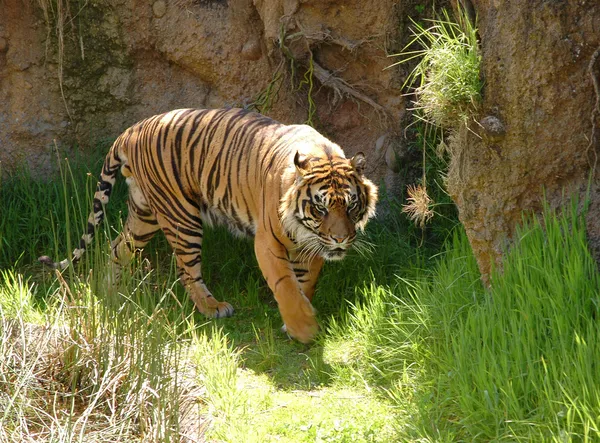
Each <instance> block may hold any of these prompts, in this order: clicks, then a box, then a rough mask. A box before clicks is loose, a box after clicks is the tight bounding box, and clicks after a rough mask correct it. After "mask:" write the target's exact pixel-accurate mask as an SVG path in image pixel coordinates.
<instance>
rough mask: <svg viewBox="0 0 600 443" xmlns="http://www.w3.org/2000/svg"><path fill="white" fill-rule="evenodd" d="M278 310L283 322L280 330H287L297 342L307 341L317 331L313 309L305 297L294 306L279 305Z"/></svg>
mask: <svg viewBox="0 0 600 443" xmlns="http://www.w3.org/2000/svg"><path fill="white" fill-rule="evenodd" d="M286 308H287V309H286ZM279 310H280V312H281V317H282V318H283V322H284V325H283V328H281V329H282V331H284V332H287V333H288V334H289V335H291V336H292V337H293V338H295V339H296V340H298V341H299V342H301V343H309V342H311V341H312V340H313V339H314V338H315V336H316V335H317V332H319V326H318V324H317V320H316V318H315V310H314V308H313V307H312V305H311V304H310V302H309V301H308V299H306V297H303V300H302V301H301V302H300V303H298V304H296V306H295V307H294V308H291V309H290V307H287V306H286V307H281V306H280V308H279Z"/></svg>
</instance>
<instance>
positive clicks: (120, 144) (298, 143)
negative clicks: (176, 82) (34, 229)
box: [40, 109, 377, 342]
mask: <svg viewBox="0 0 600 443" xmlns="http://www.w3.org/2000/svg"><path fill="white" fill-rule="evenodd" d="M364 162H365V159H364V155H363V154H362V153H359V154H357V155H356V156H355V157H354V158H352V159H346V158H345V156H344V153H343V151H342V150H341V148H340V147H339V146H338V145H336V144H334V143H332V142H330V141H329V140H327V139H326V138H325V137H323V136H322V135H320V134H319V133H318V132H317V131H315V130H314V129H312V128H310V127H309V126H305V125H283V124H281V123H278V122H276V121H274V120H272V119H270V118H268V117H265V116H262V115H259V114H255V113H250V112H247V111H244V110H241V109H215V110H200V109H180V110H175V111H171V112H168V113H166V114H161V115H156V116H154V117H150V118H148V119H146V120H143V121H141V122H139V123H137V124H135V125H134V126H132V127H131V128H129V129H127V130H126V131H125V132H124V133H123V134H121V136H119V138H118V139H117V140H116V141H115V143H114V144H113V146H112V147H111V149H110V152H109V153H108V155H107V157H106V160H105V162H104V166H103V169H102V173H101V175H100V180H99V183H98V188H97V191H96V193H95V195H94V207H93V211H92V212H91V214H90V216H89V218H88V228H87V232H86V234H84V235H83V236H82V238H81V241H80V244H79V248H77V249H75V250H74V251H73V256H72V258H71V260H69V259H65V260H63V261H61V262H58V263H55V262H53V261H52V260H51V259H50V258H48V257H40V261H42V262H43V263H46V264H48V265H49V266H52V267H55V268H60V269H64V268H65V267H67V266H68V265H69V263H70V262H72V263H75V262H77V261H78V260H79V259H80V258H81V256H82V254H83V253H84V252H85V249H86V247H87V246H88V245H89V244H90V242H91V241H92V238H93V235H94V232H95V229H96V227H97V226H98V224H99V223H101V222H102V220H103V218H104V206H105V205H106V204H107V203H108V200H109V198H110V194H111V191H112V188H113V186H114V183H115V180H116V175H117V171H118V170H121V173H122V175H123V176H124V177H125V178H126V180H127V183H128V184H129V202H128V205H129V215H128V218H127V221H126V223H125V225H124V228H123V232H121V233H120V234H119V236H118V237H117V238H116V239H115V240H114V241H113V243H112V260H113V263H114V266H115V272H117V273H118V272H119V271H120V268H121V267H122V266H123V265H124V264H126V263H128V262H129V260H130V259H131V257H132V255H133V252H134V251H135V250H136V249H139V248H143V247H144V246H145V245H146V244H147V243H148V241H150V239H151V238H152V236H153V235H154V234H155V233H156V232H157V231H158V230H162V231H163V232H164V234H165V235H166V237H167V240H168V241H169V243H170V244H171V246H172V247H173V250H174V252H175V257H176V260H177V264H178V267H179V269H180V277H181V279H182V282H183V283H184V284H185V285H186V288H187V290H188V292H189V294H190V296H191V298H192V300H193V301H194V303H195V305H196V306H197V308H198V309H199V310H200V311H201V312H202V313H204V314H205V315H207V316H209V317H223V316H230V315H231V314H232V313H233V308H232V307H231V305H230V304H229V303H227V302H219V301H217V300H215V299H214V297H213V296H212V294H211V293H210V291H209V290H208V288H207V287H206V285H205V284H204V281H203V279H202V272H201V252H202V240H203V229H202V226H203V223H208V224H217V223H218V224H224V225H226V226H228V227H229V229H230V230H231V231H233V232H234V233H236V234H239V235H248V236H254V237H255V252H256V256H257V259H258V263H259V266H260V268H261V270H262V272H263V275H264V277H265V279H266V280H267V283H268V284H269V287H270V288H271V290H272V291H273V293H274V295H275V299H276V300H277V302H278V305H279V309H280V312H281V315H282V318H283V320H284V322H285V325H286V327H287V331H288V332H289V333H290V334H291V335H292V336H294V337H295V338H297V339H298V340H300V341H303V342H307V341H310V340H311V339H312V338H313V337H314V335H315V334H316V332H317V323H316V321H315V318H314V311H313V308H312V305H311V303H310V300H311V299H312V296H313V294H314V288H315V284H316V281H317V277H318V275H319V273H320V270H321V267H322V264H323V260H324V259H329V260H337V259H341V258H342V257H343V256H344V255H345V253H346V251H347V250H348V248H350V246H351V245H352V244H353V242H354V240H355V238H356V229H363V228H364V226H365V224H366V222H367V220H368V219H369V218H370V217H372V216H373V215H374V212H375V203H376V201H377V189H376V187H375V186H374V185H373V183H371V182H370V181H369V180H368V179H366V178H365V177H364V175H363V170H364Z"/></svg>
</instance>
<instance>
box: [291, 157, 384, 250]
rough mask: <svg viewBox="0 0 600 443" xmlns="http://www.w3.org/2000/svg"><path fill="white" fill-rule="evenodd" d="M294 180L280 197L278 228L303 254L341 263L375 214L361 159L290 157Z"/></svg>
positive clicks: (373, 189) (372, 188)
mask: <svg viewBox="0 0 600 443" xmlns="http://www.w3.org/2000/svg"><path fill="white" fill-rule="evenodd" d="M294 165H295V168H296V179H295V182H294V184H293V185H292V186H291V187H290V189H288V192H287V193H286V194H285V195H284V197H283V199H282V201H281V205H280V214H281V218H282V223H283V226H284V228H285V229H286V231H287V232H288V233H289V234H290V236H291V237H292V239H293V240H294V241H295V242H296V244H298V247H299V249H300V250H301V254H302V255H306V256H307V257H312V256H316V255H320V256H321V257H323V258H324V259H326V260H341V259H342V258H344V257H345V255H346V253H347V252H348V250H349V249H350V247H351V246H352V245H353V244H354V243H355V240H356V231H357V230H362V229H364V226H365V225H366V223H367V220H368V219H369V218H371V217H372V216H373V215H374V213H375V203H376V201H377V188H376V187H375V185H374V184H373V183H372V182H371V181H370V180H368V179H367V178H365V177H364V175H363V171H364V165H365V157H364V154H362V153H358V154H357V155H356V156H354V157H353V158H352V159H346V158H343V157H332V158H325V159H323V158H319V157H303V156H301V155H300V154H298V153H297V154H296V156H295V157H294Z"/></svg>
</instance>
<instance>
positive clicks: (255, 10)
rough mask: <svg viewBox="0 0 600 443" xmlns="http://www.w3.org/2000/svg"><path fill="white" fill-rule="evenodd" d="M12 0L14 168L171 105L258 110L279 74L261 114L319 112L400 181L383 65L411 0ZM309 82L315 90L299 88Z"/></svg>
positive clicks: (335, 132) (6, 47) (7, 127)
mask: <svg viewBox="0 0 600 443" xmlns="http://www.w3.org/2000/svg"><path fill="white" fill-rule="evenodd" d="M2 4H3V9H2V13H1V14H0V102H1V103H2V105H1V106H0V145H1V146H2V149H1V150H0V161H1V162H2V164H3V165H4V168H5V169H10V167H11V166H12V165H15V164H17V163H19V161H21V160H26V161H27V162H28V163H29V164H30V166H31V167H32V168H33V169H34V170H36V171H37V172H38V173H39V174H41V175H44V174H48V173H51V171H52V170H53V165H55V164H56V161H55V159H54V158H53V157H54V156H53V154H52V150H53V145H54V141H56V142H57V144H58V145H59V146H61V149H64V148H65V147H68V146H70V145H77V146H79V148H80V149H82V150H86V149H91V148H92V147H93V146H95V145H97V142H98V140H103V139H107V140H110V139H114V138H116V136H118V134H119V133H120V132H121V131H122V130H123V129H125V128H126V127H128V126H130V125H131V124H133V123H135V122H136V121H139V120H141V119H142V118H145V117H147V116H150V115H153V114H156V113H160V112H164V111H167V110H170V109H175V108H183V107H220V106H244V105H248V104H251V103H253V102H254V101H255V100H256V98H257V97H259V96H260V94H261V92H264V91H265V90H267V88H268V87H269V85H270V84H271V83H272V82H273V79H277V81H276V82H274V84H273V88H272V90H273V91H274V92H276V94H274V95H275V97H274V99H273V103H272V104H271V105H270V106H263V107H262V109H261V110H262V111H263V112H264V113H266V114H268V115H270V116H272V117H274V118H276V119H278V120H280V121H283V122H286V123H302V122H304V121H306V120H307V118H308V110H309V108H310V109H314V110H315V112H314V115H313V116H312V120H313V122H314V123H315V125H316V126H317V128H318V129H320V130H321V131H322V132H324V133H325V134H326V135H328V136H329V137H331V138H332V139H333V140H334V141H336V142H338V143H339V144H340V145H341V146H342V147H343V148H344V149H345V150H346V151H347V153H349V154H353V153H355V152H357V151H359V150H362V151H364V152H366V153H367V155H368V161H369V169H368V171H369V175H371V177H373V178H375V179H376V180H385V181H386V182H387V184H388V186H390V187H392V188H394V187H397V186H398V183H397V179H398V175H397V174H395V173H393V172H392V171H391V170H390V169H389V168H388V167H387V166H386V163H385V157H386V155H385V154H386V151H387V154H388V155H387V157H388V161H389V162H391V163H394V161H395V156H394V155H393V150H394V149H395V148H396V147H397V146H398V140H399V139H400V137H399V136H398V134H400V133H401V131H400V125H399V121H400V120H401V118H402V117H403V115H404V99H403V97H402V95H401V90H400V85H401V84H402V81H403V79H402V78H400V77H401V73H400V72H399V71H398V70H384V68H386V67H387V66H388V65H390V64H391V60H390V59H389V58H388V57H387V53H388V51H392V52H393V51H394V50H396V51H397V50H398V49H399V48H400V46H401V43H400V42H399V35H400V34H401V29H402V26H403V25H402V23H403V22H404V21H405V20H406V17H407V16H408V15H409V12H408V11H407V9H406V8H409V7H411V8H412V6H410V5H411V2H406V4H405V5H404V7H402V6H399V5H395V3H394V1H393V0H377V1H373V2H368V3H365V2H362V1H360V0H353V1H341V0H328V1H321V0H312V1H302V2H300V1H298V0H255V1H252V0H171V1H169V0H156V1H154V2H153V3H152V2H140V1H136V0H91V1H89V2H78V1H75V0H38V2H36V3H31V2H28V1H27V0H3V2H2ZM61 42H62V43H61ZM309 68H310V69H312V70H311V71H310V73H309V74H311V75H308V77H305V72H306V71H307V70H309ZM292 70H293V71H295V75H292ZM303 78H308V79H310V80H311V82H310V83H312V85H311V84H309V83H306V84H302V83H301V81H302V79H303ZM311 86H312V90H311V89H310V88H311ZM309 94H310V100H309ZM310 103H313V104H314V105H313V106H312V107H311V106H309V104H310ZM376 147H377V149H376ZM392 167H393V165H392Z"/></svg>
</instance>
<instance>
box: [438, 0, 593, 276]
mask: <svg viewBox="0 0 600 443" xmlns="http://www.w3.org/2000/svg"><path fill="white" fill-rule="evenodd" d="M472 6H473V7H474V8H473V9H474V11H475V13H476V14H477V17H478V27H479V34H480V38H481V48H482V56H483V65H482V76H483V80H484V82H485V86H484V90H483V104H482V106H481V109H480V113H479V115H478V116H477V117H476V120H478V122H477V123H473V124H472V125H471V131H465V132H464V133H463V134H459V135H458V136H457V139H458V140H457V143H458V144H459V145H460V148H459V150H458V151H459V155H457V156H456V158H454V159H453V161H452V163H451V165H450V173H449V185H450V186H449V191H450V193H451V195H452V197H453V199H454V201H455V202H456V204H457V205H458V207H459V210H460V219H461V221H462V223H463V224H464V226H465V228H466V231H467V234H468V236H469V239H470V242H471V245H472V246H473V250H474V252H475V255H476V257H477V259H478V262H479V266H480V268H481V270H482V271H483V273H484V274H486V275H487V274H488V273H489V271H490V269H491V267H492V266H493V264H494V263H495V264H500V261H499V258H500V257H501V254H502V252H503V251H504V250H505V248H506V246H507V242H508V240H510V239H511V238H512V236H513V234H514V228H515V226H516V224H517V223H519V222H520V221H521V217H522V211H524V210H530V211H536V212H537V211H540V210H541V207H542V202H543V195H544V192H545V194H546V196H547V199H548V201H549V203H550V205H551V206H553V207H557V206H560V205H561V204H562V203H564V202H566V201H568V200H569V198H570V196H571V195H573V194H575V195H577V194H579V196H580V198H581V200H583V198H584V197H585V192H586V189H587V184H588V178H589V177H590V174H591V172H592V167H593V166H594V164H596V161H597V157H598V152H599V143H600V139H599V137H598V136H596V137H595V138H594V139H593V140H592V128H593V125H595V126H597V125H598V123H599V121H598V119H596V120H593V119H591V117H592V111H593V109H594V107H595V106H596V100H597V99H598V98H597V95H596V93H595V91H594V87H593V84H592V80H591V79H592V76H591V75H590V72H589V69H588V68H589V66H590V61H591V60H592V56H593V54H594V52H595V51H596V50H597V48H599V46H600V4H598V2H594V1H577V2H574V1H573V2H571V1H568V2H566V1H546V0H516V1H515V0H512V1H508V0H494V1H486V0H473V2H472ZM598 62H599V64H600V60H598ZM599 64H594V66H593V67H592V68H593V69H592V71H593V72H592V73H593V75H594V76H595V77H596V78H598V75H599V73H600V65H599ZM597 170H598V166H596V169H595V171H596V172H595V175H594V177H593V182H592V195H591V196H592V205H591V208H590V211H589V214H588V231H589V238H590V244H591V246H592V247H593V248H594V249H595V251H596V253H598V251H600V248H599V246H600V207H599V203H600V193H599V192H598V189H599V180H598V173H597Z"/></svg>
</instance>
